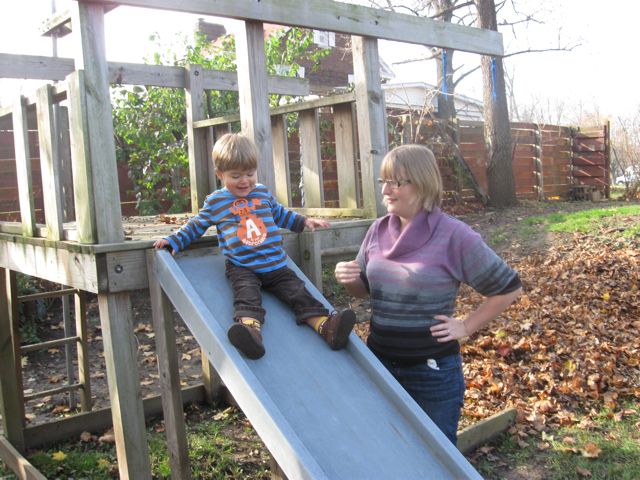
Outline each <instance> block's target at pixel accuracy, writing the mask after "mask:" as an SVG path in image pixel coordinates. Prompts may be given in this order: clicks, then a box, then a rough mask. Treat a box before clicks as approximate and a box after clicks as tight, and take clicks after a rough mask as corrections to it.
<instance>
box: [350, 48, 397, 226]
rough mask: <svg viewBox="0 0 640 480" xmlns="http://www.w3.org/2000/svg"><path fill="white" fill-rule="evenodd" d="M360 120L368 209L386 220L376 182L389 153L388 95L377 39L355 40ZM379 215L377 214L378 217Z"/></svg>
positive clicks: (361, 149)
mask: <svg viewBox="0 0 640 480" xmlns="http://www.w3.org/2000/svg"><path fill="white" fill-rule="evenodd" d="M352 45H353V73H354V76H355V89H356V104H357V106H358V108H357V117H358V137H359V139H358V143H359V146H360V168H361V173H362V197H363V202H364V208H365V209H366V210H369V211H370V212H372V214H373V216H383V215H384V214H385V213H386V209H385V208H384V205H383V204H382V192H381V189H380V188H378V184H377V183H376V180H375V179H376V178H377V177H378V174H379V172H380V165H381V164H382V158H383V157H384V155H385V154H386V153H387V151H388V150H389V144H388V138H387V134H386V132H387V122H386V112H385V106H384V95H383V93H382V88H381V86H380V73H379V72H380V59H379V56H378V43H377V41H376V40H375V39H373V38H363V37H356V36H354V37H352ZM374 212H375V214H374Z"/></svg>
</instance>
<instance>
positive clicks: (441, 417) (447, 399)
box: [380, 354, 465, 445]
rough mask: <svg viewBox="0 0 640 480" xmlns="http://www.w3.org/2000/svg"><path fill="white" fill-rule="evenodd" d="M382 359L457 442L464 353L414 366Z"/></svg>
mask: <svg viewBox="0 0 640 480" xmlns="http://www.w3.org/2000/svg"><path fill="white" fill-rule="evenodd" d="M380 361H381V362H382V363H383V364H384V366H385V367H387V369H388V370H389V371H390V372H391V374H392V375H393V376H394V377H395V379H396V380H397V381H398V383H400V385H402V386H403V387H404V389H405V390H406V391H407V393H409V395H411V398H413V399H414V400H415V401H416V403H417V404H418V405H420V407H421V408H422V410H424V411H425V413H426V414H427V415H429V418H430V419H431V420H433V423H435V424H436V425H437V426H438V428H439V429H440V430H441V431H442V433H444V434H445V435H446V437H447V438H448V439H449V440H451V443H453V444H454V445H456V442H457V431H458V421H459V420H460V412H461V410H462V404H463V402H464V390H465V383H464V375H463V373H462V357H461V356H460V354H455V355H449V356H448V357H443V358H438V359H437V360H429V361H428V362H425V363H420V364H418V365H411V366H406V365H400V364H399V363H397V362H390V361H388V360H384V359H380Z"/></svg>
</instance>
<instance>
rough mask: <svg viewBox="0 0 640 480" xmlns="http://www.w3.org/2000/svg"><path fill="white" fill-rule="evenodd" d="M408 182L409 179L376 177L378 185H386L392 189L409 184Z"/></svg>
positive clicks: (409, 181)
mask: <svg viewBox="0 0 640 480" xmlns="http://www.w3.org/2000/svg"><path fill="white" fill-rule="evenodd" d="M410 183H411V180H387V179H386V178H379V179H378V185H380V186H382V187H384V186H385V185H386V186H387V187H390V188H392V189H394V190H397V189H398V188H400V187H401V186H403V185H409V184H410Z"/></svg>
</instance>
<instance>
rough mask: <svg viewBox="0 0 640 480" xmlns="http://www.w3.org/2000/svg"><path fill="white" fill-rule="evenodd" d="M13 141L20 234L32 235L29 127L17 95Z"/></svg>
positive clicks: (33, 225) (14, 110)
mask: <svg viewBox="0 0 640 480" xmlns="http://www.w3.org/2000/svg"><path fill="white" fill-rule="evenodd" d="M12 115H13V139H14V140H13V143H14V145H15V155H16V175H17V178H18V198H19V200H20V219H21V221H22V235H24V236H25V237H33V235H34V232H35V230H36V214H35V206H34V196H33V180H32V178H31V152H30V151H29V128H28V126H27V108H26V107H25V105H24V97H22V95H19V96H18V98H16V101H15V102H14V104H13V112H12Z"/></svg>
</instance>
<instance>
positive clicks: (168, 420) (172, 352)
mask: <svg viewBox="0 0 640 480" xmlns="http://www.w3.org/2000/svg"><path fill="white" fill-rule="evenodd" d="M147 269H148V277H149V296H150V298H151V310H152V317H153V331H154V333H155V337H154V338H155V345H156V354H157V356H158V373H159V374H160V389H161V390H160V393H161V395H162V410H163V413H164V425H165V430H166V434H167V450H168V451H169V465H170V466H171V478H175V479H189V478H191V470H190V467H189V454H188V445H187V435H186V429H185V425H184V412H183V409H182V397H181V390H180V370H179V365H178V354H177V350H176V334H175V331H174V327H173V308H172V305H171V302H170V301H169V299H168V298H167V296H166V294H165V293H164V292H163V291H162V288H161V287H160V284H159V283H158V280H157V278H156V276H155V252H154V251H153V250H149V251H148V252H147Z"/></svg>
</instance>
